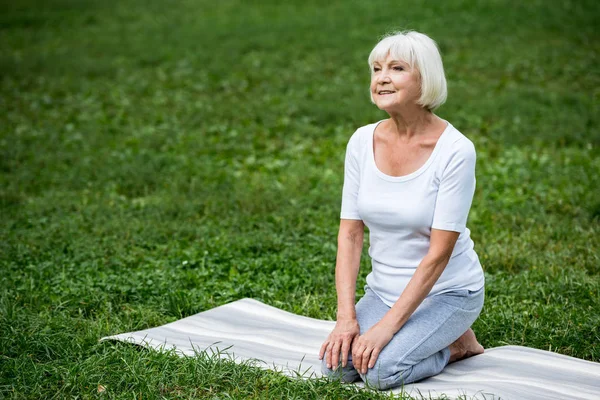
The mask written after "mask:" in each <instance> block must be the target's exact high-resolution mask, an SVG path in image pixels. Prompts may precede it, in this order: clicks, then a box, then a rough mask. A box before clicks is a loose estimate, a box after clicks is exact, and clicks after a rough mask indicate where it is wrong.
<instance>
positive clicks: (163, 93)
mask: <svg viewBox="0 0 600 400" xmlns="http://www.w3.org/2000/svg"><path fill="white" fill-rule="evenodd" d="M599 15H600V6H599V5H598V4H597V2H595V1H579V2H571V1H562V2H552V3H551V4H549V3H547V2H542V1H530V2H509V1H487V2H486V1H475V0H473V1H460V0H448V1H445V2H427V3H423V2H420V1H416V0H415V1H402V2H396V3H394V6H390V4H389V3H387V2H379V1H373V2H350V1H343V2H342V1H330V2H327V3H326V4H325V3H322V2H315V1H305V2H295V3H294V2H292V3H285V4H282V3H281V2H268V1H264V2H260V3H256V4H249V3H248V2H242V1H236V0H230V1H225V2H220V3H215V2H204V1H195V0H194V1H192V0H176V1H173V2H169V4H168V5H167V4H165V3H164V2H159V1H156V0H149V1H143V2H142V1H140V0H127V1H119V2H116V1H112V0H109V1H105V2H96V1H91V0H87V1H85V0H81V1H73V0H52V1H45V2H41V1H37V0H24V1H20V2H18V3H17V2H5V1H3V2H1V3H0V29H1V34H0V49H2V52H1V53H0V108H1V109H2V112H1V113H0V215H1V216H2V217H1V222H0V268H1V270H2V275H1V276H0V285H1V286H2V287H3V288H4V290H2V291H0V349H1V350H0V397H8V398H64V397H77V398H91V397H101V396H102V397H107V398H132V397H134V398H192V397H203V398H215V399H216V398H236V399H237V398H252V399H259V398H355V399H361V398H364V399H366V398H382V399H383V398H388V396H384V395H383V394H381V395H377V394H375V393H371V392H366V391H356V390H354V389H352V388H349V387H345V386H342V385H340V384H337V383H331V382H326V381H324V380H312V381H290V380H288V379H287V378H284V377H282V376H280V375H278V374H275V373H272V372H267V371H262V370H260V369H258V368H256V367H253V366H252V365H250V364H248V365H241V366H240V365H236V364H233V363H231V362H228V361H226V360H223V361H220V360H217V359H215V358H214V357H213V358H211V357H210V356H207V355H199V356H198V357H194V358H186V359H181V358H179V357H177V356H175V355H174V354H158V353H155V352H149V351H140V350H138V349H137V348H134V347H133V346H128V345H124V344H115V343H105V342H103V343H99V342H98V338H100V337H102V336H106V335H109V334H114V333H118V332H125V331H132V330H138V329H144V328H148V327H152V326H156V325H161V324H164V323H167V322H170V321H174V320H176V319H179V318H182V317H185V316H188V315H191V314H194V313H197V312H200V311H203V310H207V309H209V308H212V307H215V306H218V305H222V304H225V303H227V302H230V301H234V300H237V299H240V298H243V297H252V298H255V299H258V300H260V301H263V302H265V303H267V304H270V305H273V306H276V307H280V308H282V309H284V310H287V311H291V312H295V313H298V314H302V315H307V316H310V317H315V318H328V319H334V317H335V311H336V297H335V288H334V281H333V278H334V261H335V253H336V248H335V243H336V241H335V237H336V234H337V228H338V218H339V202H340V195H341V185H342V173H343V171H342V169H343V156H344V154H343V153H344V148H345V145H346V142H347V140H348V138H349V137H350V135H351V134H352V132H353V131H354V130H355V129H356V128H357V127H359V126H361V125H364V124H367V123H370V122H373V121H376V120H379V119H381V118H383V117H384V114H382V113H381V111H379V110H377V109H376V108H375V107H374V106H373V105H371V104H370V103H369V98H368V95H367V85H368V70H367V68H366V58H367V55H368V53H369V51H370V49H371V48H372V46H373V45H374V44H375V43H376V41H377V37H378V36H380V35H381V34H383V33H384V32H386V31H388V30H391V29H398V28H411V29H416V30H420V31H423V32H426V33H428V34H430V35H431V36H432V37H433V38H435V39H436V40H437V41H438V43H439V45H440V48H441V50H442V53H443V57H444V62H445V66H446V70H447V76H448V83H449V100H448V102H447V104H445V105H444V106H443V107H442V108H441V109H440V112H439V115H440V116H442V117H443V118H445V119H448V120H449V121H450V122H452V124H453V125H454V126H456V127H457V128H458V129H459V130H461V131H462V132H463V133H465V134H466V135H467V136H469V137H470V138H471V139H472V140H473V141H474V143H475V145H476V148H477V151H478V164H477V178H478V187H477V192H476V195H475V199H474V204H473V208H472V211H471V214H470V219H469V227H470V229H471V230H472V236H473V239H474V241H475V244H476V250H477V252H478V254H479V256H480V258H481V260H482V263H483V265H484V270H485V273H486V290H487V298H486V304H485V307H484V310H483V313H482V315H481V317H480V318H479V319H478V321H477V322H476V323H475V326H474V329H475V331H476V332H477V335H478V338H479V339H480V341H481V342H482V344H483V345H484V346H485V347H494V346H501V345H506V344H514V345H524V346H530V347H534V348H539V349H543V350H551V351H555V352H558V353H561V354H566V355H569V356H574V357H579V358H582V359H586V360H591V361H596V362H598V361H600V345H599V343H600V332H599V327H600V316H599V315H598V313H597V310H598V309H600V300H599V299H600V277H599V275H600V260H599V251H598V250H599V241H600V239H599V238H600V235H599V221H600V201H599V200H598V187H600V157H599V151H598V146H599V145H600V130H599V129H598V126H599V124H600V120H599V118H600V117H599V114H598V113H597V112H596V110H597V109H598V106H599V103H600V89H599V88H600V71H599V67H598V66H599V65H600V62H599V61H600V52H599V50H600V45H599V44H598V43H600V42H599V41H598V39H599V37H598V31H597V28H596V22H595V21H596V20H597V18H598V16H599ZM368 271H369V261H368V259H367V257H366V251H365V257H363V264H362V268H361V272H360V277H359V284H358V287H361V286H362V283H364V279H365V276H366V274H367V273H368ZM98 385H102V387H103V388H104V389H105V390H104V391H102V390H100V392H101V393H100V392H99V386H98Z"/></svg>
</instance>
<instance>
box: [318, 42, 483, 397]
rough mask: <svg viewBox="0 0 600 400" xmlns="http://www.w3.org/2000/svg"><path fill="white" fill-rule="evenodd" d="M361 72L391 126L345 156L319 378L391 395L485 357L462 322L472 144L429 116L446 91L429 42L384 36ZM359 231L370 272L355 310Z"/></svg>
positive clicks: (467, 317) (469, 272)
mask: <svg viewBox="0 0 600 400" xmlns="http://www.w3.org/2000/svg"><path fill="white" fill-rule="evenodd" d="M369 66H370V67H371V85H370V92H371V99H372V101H373V103H375V105H377V107H379V108H380V109H381V110H384V111H386V112H387V113H388V114H389V119H385V120H382V121H380V122H377V123H374V124H370V125H366V126H363V127H362V128H359V129H358V130H357V131H356V132H355V133H354V134H353V135H352V137H351V138H350V141H349V142H348V146H347V148H346V161H345V171H344V188H343V194H342V210H341V221H340V229H339V235H338V253H337V262H336V268H335V277H336V278H335V281H336V291H337V296H338V312H337V322H336V325H335V328H334V329H333V331H332V332H331V334H330V335H329V337H328V338H327V340H326V341H325V342H324V343H323V345H322V346H321V350H320V354H319V358H320V359H322V363H323V373H324V374H325V375H328V376H341V378H342V379H343V380H344V381H346V382H352V381H354V380H357V379H359V377H360V378H362V380H363V381H365V382H367V383H368V384H370V385H371V386H374V387H376V388H379V389H387V388H390V387H395V386H400V385H402V384H407V383H411V382H414V381H418V380H420V379H423V378H426V377H429V376H433V375H436V374H438V373H439V372H441V371H442V369H443V368H444V367H445V366H446V365H447V364H448V363H451V362H453V361H456V360H460V359H462V358H466V357H470V356H472V355H475V354H480V353H483V347H482V346H481V345H480V344H479V343H478V342H477V339H476V337H475V334H474V333H473V331H472V330H471V328H470V326H471V325H472V324H473V322H474V321H475V319H476V318H477V317H478V316H479V313H480V312H481V309H482V307H483V299H484V275H483V270H482V268H481V265H480V263H479V259H478V257H477V254H476V253H475V251H474V250H473V241H472V240H471V238H470V232H469V229H467V228H466V221H467V216H468V213H469V209H470V207H471V202H472V199H473V193H474V190H475V148H474V146H473V144H472V142H471V141H470V140H469V139H467V138H466V137H465V136H463V135H462V134H461V133H460V132H459V131H458V130H456V128H454V127H453V126H452V125H451V124H450V123H448V122H447V121H445V120H443V119H441V118H439V117H438V116H436V115H435V114H434V113H433V110H435V109H436V108H437V107H438V106H440V105H441V104H442V103H444V101H445V100H446V95H447V91H446V79H445V77H444V68H443V65H442V60H441V57H440V54H439V51H438V49H437V46H436V44H435V42H434V41H433V40H432V39H430V38H429V37H428V36H426V35H423V34H421V33H418V32H414V31H409V32H402V33H397V34H394V35H391V36H388V37H385V38H384V39H383V40H381V41H380V42H379V43H378V44H377V45H376V46H375V48H374V49H373V51H372V52H371V54H370V56H369ZM365 225H366V226H367V227H368V228H369V235H370V248H369V255H370V256H371V259H372V267H373V268H372V271H371V273H370V274H369V275H368V276H367V285H366V286H365V295H364V297H362V298H361V299H360V301H359V302H358V303H357V304H356V306H355V305H354V301H355V292H356V278H357V275H358V269H359V264H360V256H361V252H362V246H363V232H364V226H365Z"/></svg>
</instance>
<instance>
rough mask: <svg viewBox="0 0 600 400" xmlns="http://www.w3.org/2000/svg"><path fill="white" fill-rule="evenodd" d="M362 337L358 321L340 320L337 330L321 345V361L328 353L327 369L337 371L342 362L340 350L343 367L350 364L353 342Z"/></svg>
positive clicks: (337, 323) (336, 326) (334, 329)
mask: <svg viewBox="0 0 600 400" xmlns="http://www.w3.org/2000/svg"><path fill="white" fill-rule="evenodd" d="M359 335H360V327H359V326H358V321H357V320H356V319H347V320H338V321H337V322H336V324H335V328H333V331H331V333H330V334H329V336H328V337H327V340H325V342H323V344H322V345H321V350H320V351H319V360H322V359H323V355H324V354H325V351H327V359H326V360H325V361H326V362H327V368H332V366H333V370H334V371H335V370H336V369H337V366H338V363H339V361H340V350H341V352H342V367H345V366H346V364H347V363H348V354H349V353H350V348H351V347H352V342H353V341H354V339H355V338H356V337H358V336H359Z"/></svg>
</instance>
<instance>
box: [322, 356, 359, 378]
mask: <svg viewBox="0 0 600 400" xmlns="http://www.w3.org/2000/svg"><path fill="white" fill-rule="evenodd" d="M326 357H327V354H325V356H324V357H323V359H322V360H321V373H322V374H323V376H326V377H328V378H331V379H341V380H342V382H354V381H355V380H357V379H359V375H358V372H356V370H355V369H354V367H353V366H352V364H350V363H349V364H348V365H346V366H345V367H342V366H341V363H340V365H339V366H338V368H337V369H336V370H335V371H334V370H333V368H327V361H326Z"/></svg>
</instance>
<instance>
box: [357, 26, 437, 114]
mask: <svg viewBox="0 0 600 400" xmlns="http://www.w3.org/2000/svg"><path fill="white" fill-rule="evenodd" d="M388 54H390V55H391V56H392V57H393V58H394V59H396V60H399V61H404V62H406V63H408V64H409V65H410V66H411V68H417V70H418V71H419V74H420V75H421V98H420V99H419V100H418V101H417V103H418V104H419V105H421V106H423V107H426V108H427V109H429V110H435V109H436V108H438V107H439V106H441V105H442V104H444V102H445V101H446V98H447V97H448V88H447V86H446V76H445V75H444V65H443V64H442V57H441V55H440V51H439V49H438V47H437V45H436V43H435V42H434V41H433V39H431V38H430V37H429V36H427V35H424V34H422V33H419V32H415V31H403V32H394V33H392V34H389V35H386V36H384V37H383V39H381V41H380V42H379V43H377V45H376V46H375V47H374V48H373V50H372V51H371V54H370V55H369V67H370V69H371V73H373V64H374V63H375V62H377V61H379V62H381V61H384V60H385V59H386V58H387V56H388ZM371 101H373V97H372V96H371Z"/></svg>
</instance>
